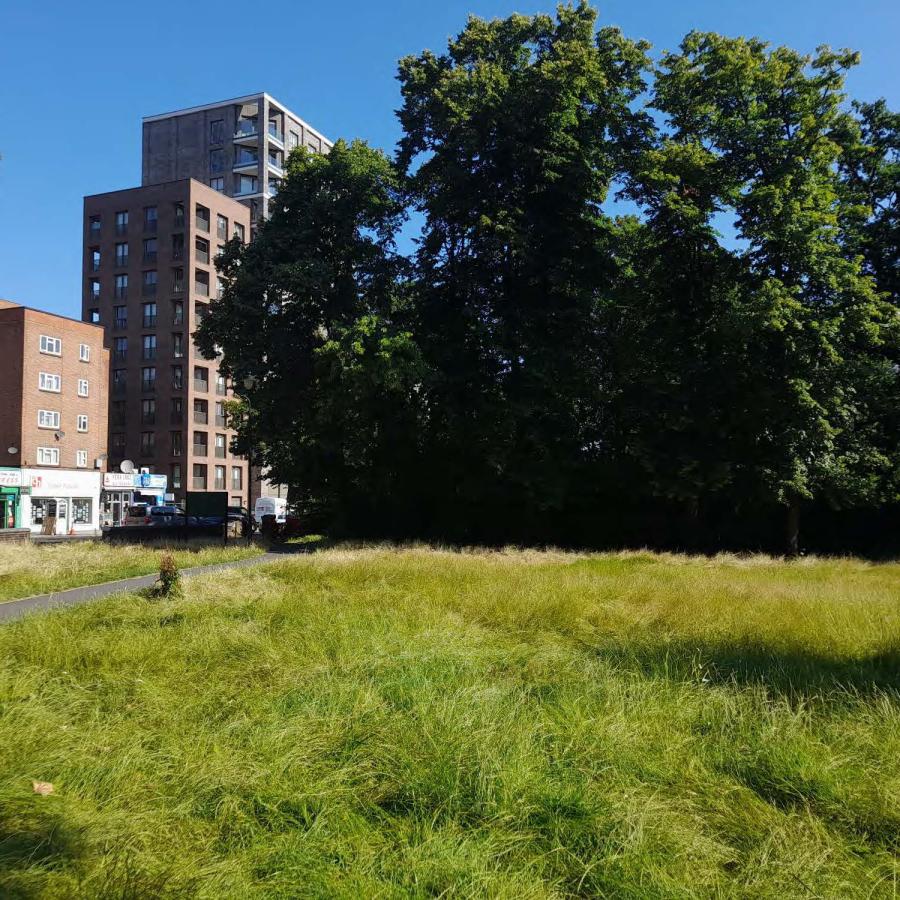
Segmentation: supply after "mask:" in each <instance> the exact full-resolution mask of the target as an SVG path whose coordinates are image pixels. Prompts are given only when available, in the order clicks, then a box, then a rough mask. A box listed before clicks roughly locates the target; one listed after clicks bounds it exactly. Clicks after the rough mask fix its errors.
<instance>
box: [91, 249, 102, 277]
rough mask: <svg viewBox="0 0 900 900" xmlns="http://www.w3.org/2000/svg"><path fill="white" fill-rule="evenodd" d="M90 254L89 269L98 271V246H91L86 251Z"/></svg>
mask: <svg viewBox="0 0 900 900" xmlns="http://www.w3.org/2000/svg"><path fill="white" fill-rule="evenodd" d="M88 252H89V253H90V254H91V271H92V272H99V271H100V248H99V247H91V249H90V250H89V251H88Z"/></svg>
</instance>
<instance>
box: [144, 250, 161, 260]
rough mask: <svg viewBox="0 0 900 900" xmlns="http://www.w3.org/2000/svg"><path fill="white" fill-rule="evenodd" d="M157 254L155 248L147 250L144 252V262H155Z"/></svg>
mask: <svg viewBox="0 0 900 900" xmlns="http://www.w3.org/2000/svg"><path fill="white" fill-rule="evenodd" d="M158 255H159V254H158V253H157V251H156V250H147V251H146V252H145V253H144V262H145V263H155V262H156V258H157V256H158Z"/></svg>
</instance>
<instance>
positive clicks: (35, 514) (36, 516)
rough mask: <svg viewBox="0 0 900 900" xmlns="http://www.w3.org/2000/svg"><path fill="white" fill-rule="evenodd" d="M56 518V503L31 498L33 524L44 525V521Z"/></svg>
mask: <svg viewBox="0 0 900 900" xmlns="http://www.w3.org/2000/svg"><path fill="white" fill-rule="evenodd" d="M47 518H56V501H55V500H42V499H39V498H37V497H32V498H31V523H32V525H43V524H44V519H47Z"/></svg>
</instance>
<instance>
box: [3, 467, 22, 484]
mask: <svg viewBox="0 0 900 900" xmlns="http://www.w3.org/2000/svg"><path fill="white" fill-rule="evenodd" d="M21 486H22V470H21V469H0V487H21Z"/></svg>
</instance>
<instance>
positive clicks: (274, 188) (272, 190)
mask: <svg viewBox="0 0 900 900" xmlns="http://www.w3.org/2000/svg"><path fill="white" fill-rule="evenodd" d="M280 189H281V182H280V181H273V180H271V179H270V180H269V186H268V188H267V193H268V195H269V196H270V197H275V196H276V195H277V194H278V191H279V190H280Z"/></svg>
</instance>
